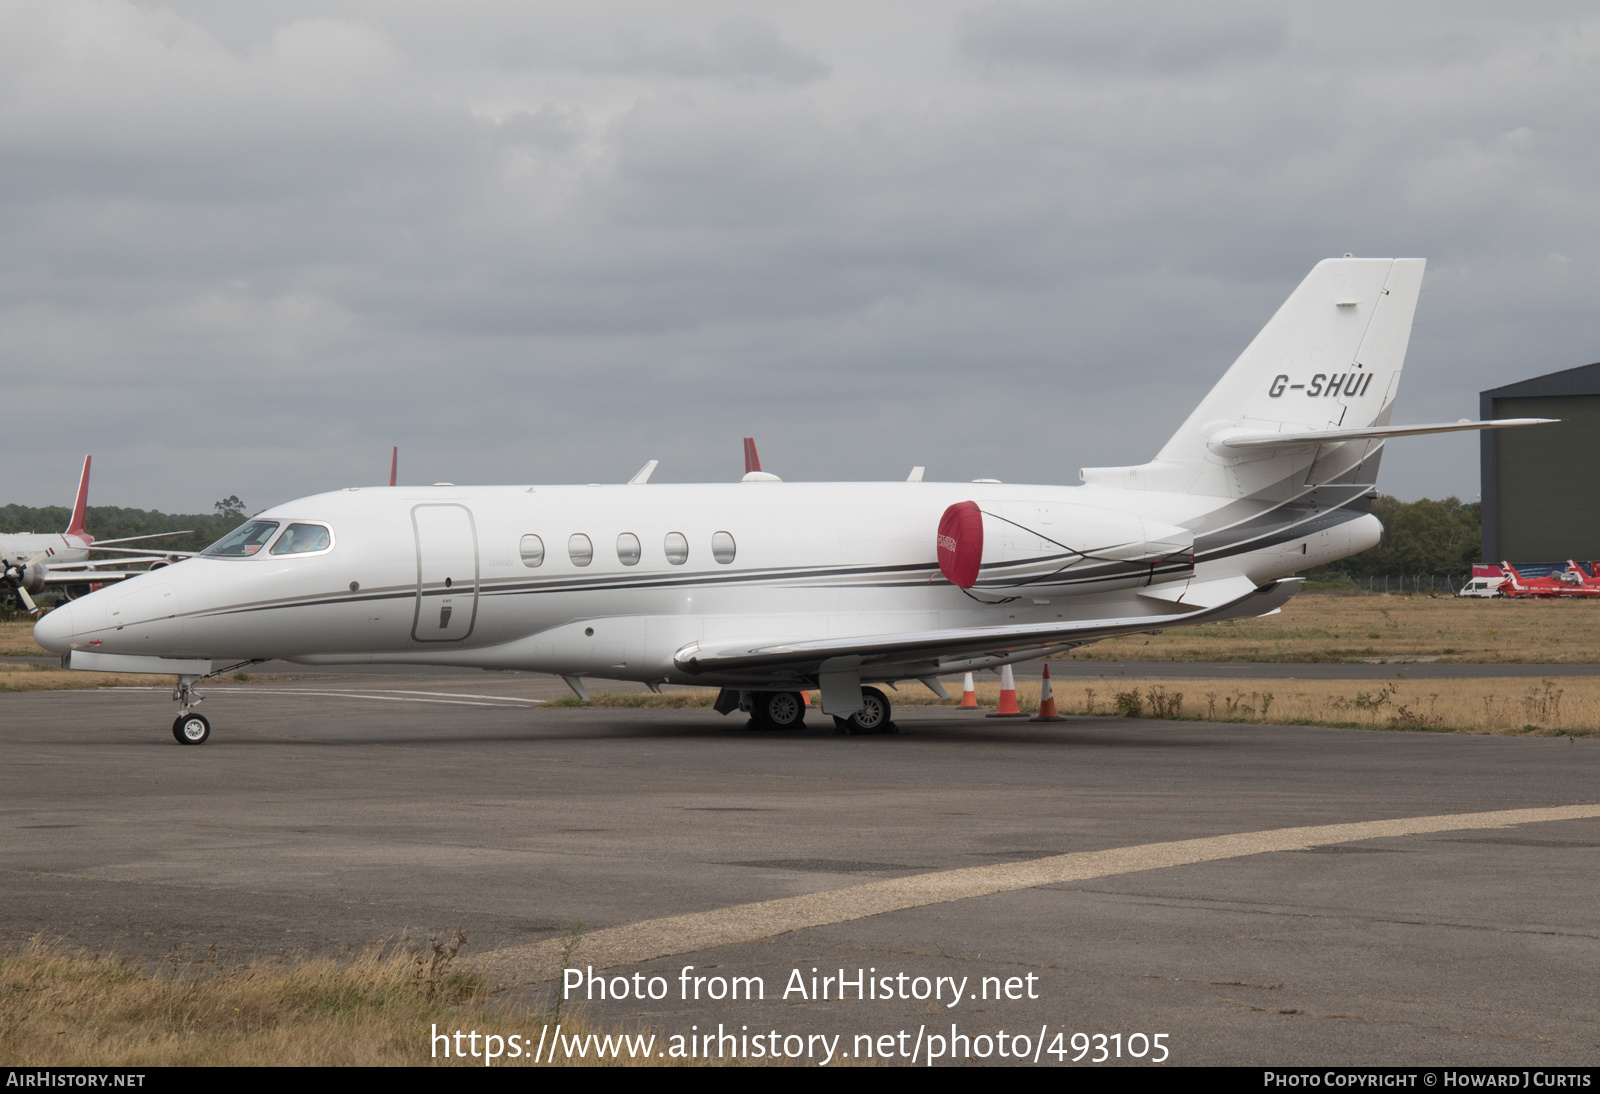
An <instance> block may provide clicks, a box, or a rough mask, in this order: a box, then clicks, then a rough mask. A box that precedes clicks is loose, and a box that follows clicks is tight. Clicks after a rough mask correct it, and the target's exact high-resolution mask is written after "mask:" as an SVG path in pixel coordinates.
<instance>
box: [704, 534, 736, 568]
mask: <svg viewBox="0 0 1600 1094" xmlns="http://www.w3.org/2000/svg"><path fill="white" fill-rule="evenodd" d="M737 550H738V547H737V546H736V545H735V544H734V542H733V536H732V535H730V534H729V533H727V532H718V533H717V534H716V535H714V536H712V537H711V557H712V558H714V559H716V560H717V561H718V562H720V563H722V565H724V566H726V565H728V563H730V562H732V561H733V556H734V553H735V552H736V551H737Z"/></svg>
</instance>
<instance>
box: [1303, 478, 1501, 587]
mask: <svg viewBox="0 0 1600 1094" xmlns="http://www.w3.org/2000/svg"><path fill="white" fill-rule="evenodd" d="M1372 515H1373V516H1375V517H1377V518H1378V519H1379V520H1381V521H1382V522H1383V541H1382V542H1381V543H1379V544H1378V546H1376V547H1374V548H1373V549H1372V550H1370V551H1363V552H1362V553H1361V554H1359V555H1351V556H1350V557H1349V558H1342V559H1340V560H1339V561H1338V562H1333V563H1329V564H1328V565H1327V566H1322V567H1319V568H1317V569H1315V570H1312V571H1309V572H1308V573H1307V575H1306V576H1308V577H1311V578H1313V579H1316V578H1334V577H1337V576H1339V575H1345V576H1348V577H1350V578H1368V577H1383V576H1384V575H1386V574H1440V575H1446V574H1448V575H1451V576H1455V577H1464V576H1466V575H1468V574H1470V573H1471V572H1472V567H1473V565H1474V564H1475V563H1478V562H1481V561H1482V558H1481V557H1480V556H1481V555H1482V553H1483V538H1482V519H1483V507H1482V505H1480V504H1479V503H1478V502H1475V501H1473V502H1463V501H1462V500H1461V499H1460V498H1453V497H1452V498H1445V499H1444V500H1443V501H1434V500H1433V499H1432V498H1423V499H1422V500H1421V501H1400V500H1399V499H1398V498H1392V497H1390V496H1389V495H1388V494H1379V495H1378V496H1377V497H1375V498H1373V500H1372Z"/></svg>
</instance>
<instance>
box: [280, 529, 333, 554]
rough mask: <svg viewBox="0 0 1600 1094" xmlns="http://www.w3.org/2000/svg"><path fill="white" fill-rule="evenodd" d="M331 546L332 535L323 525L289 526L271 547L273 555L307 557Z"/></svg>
mask: <svg viewBox="0 0 1600 1094" xmlns="http://www.w3.org/2000/svg"><path fill="white" fill-rule="evenodd" d="M332 546H333V533H332V532H330V531H328V527H327V525H325V524H291V525H289V527H287V528H285V529H284V530H283V535H281V536H279V537H278V542H276V543H274V544H273V545H272V550H271V552H269V553H271V554H274V555H309V554H311V553H312V552H313V551H326V550H327V549H328V548H329V547H332Z"/></svg>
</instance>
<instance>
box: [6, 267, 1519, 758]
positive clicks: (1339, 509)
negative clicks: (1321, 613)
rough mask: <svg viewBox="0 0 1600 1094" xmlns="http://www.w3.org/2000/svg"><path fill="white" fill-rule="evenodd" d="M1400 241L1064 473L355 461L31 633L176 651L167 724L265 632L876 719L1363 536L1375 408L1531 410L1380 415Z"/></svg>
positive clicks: (71, 643)
mask: <svg viewBox="0 0 1600 1094" xmlns="http://www.w3.org/2000/svg"><path fill="white" fill-rule="evenodd" d="M1423 265H1424V263H1423V261H1422V260H1421V259H1409V258H1408V259H1387V258H1384V259H1375V258H1350V257H1346V258H1335V259H1329V260H1327V261H1324V262H1321V263H1318V264H1317V266H1316V268H1315V269H1313V270H1312V271H1311V273H1310V275H1309V276H1307V277H1306V279H1305V280H1304V281H1303V282H1301V284H1300V287H1299V288H1297V289H1296V290H1295V291H1294V293H1293V295H1291V296H1290V297H1289V299H1288V302H1287V303H1285V304H1284V305H1283V306H1282V307H1281V308H1279V309H1278V312H1277V314H1276V315H1274V316H1273V317H1272V319H1271V321H1270V322H1268V323H1267V325H1266V327H1265V328H1263V329H1262V331H1261V333H1260V334H1259V335H1257V336H1256V338H1255V340H1254V341H1252V342H1251V343H1250V345H1249V347H1248V348H1247V349H1246V350H1245V351H1244V353H1243V354H1242V355H1241V356H1240V357H1239V359H1238V360H1237V361H1236V362H1234V364H1233V366H1232V367H1231V368H1230V369H1229V370H1228V371H1227V373H1226V374H1225V375H1224V376H1223V377H1222V379H1221V381H1220V382H1218V384H1217V385H1216V387H1214V388H1213V389H1212V390H1211V392H1210V394H1208V395H1207V396H1206V397H1205V399H1204V400H1203V401H1202V402H1201V403H1200V405H1199V406H1198V407H1197V408H1196V409H1195V411H1194V412H1193V413H1192V414H1190V415H1189V418H1188V420H1187V421H1186V422H1184V423H1183V425H1182V426H1181V427H1180V428H1179V429H1178V431H1177V432H1176V433H1175V434H1173V436H1172V439H1171V440H1169V441H1168V442H1167V443H1166V445H1165V447H1163V448H1162V449H1161V451H1160V453H1159V454H1158V455H1157V456H1156V458H1155V459H1154V460H1152V461H1151V462H1149V463H1146V464H1141V465H1139V466H1136V467H1104V468H1091V469H1087V470H1084V471H1082V472H1081V476H1082V479H1083V485H1081V486H1072V487H1067V486H1020V485H1010V484H1002V483H998V482H974V483H938V482H921V481H907V482H893V483H785V482H782V481H779V480H778V478H777V476H774V475H770V474H765V473H763V474H760V475H747V476H746V478H745V480H744V481H742V482H738V483H727V484H713V485H652V484H650V483H649V482H648V475H645V474H641V475H638V476H635V481H634V482H633V483H629V484H626V485H617V486H485V487H471V488H461V487H456V486H449V485H440V486H434V487H429V488H423V489H419V488H415V487H390V488H382V487H378V488H368V487H359V488H351V489H347V490H341V491H337V492H334V493H329V494H319V495H317V496H315V497H309V498H303V499H301V500H299V501H294V502H290V503H288V504H286V505H280V506H278V507H276V508H274V509H269V510H267V511H266V512H264V513H261V514H260V515H259V516H256V517H254V518H253V519H251V520H250V521H249V522H247V523H246V524H245V525H244V526H243V527H241V528H239V529H237V530H236V531H234V532H233V533H231V534H230V535H228V536H227V537H225V538H223V539H222V540H220V541H218V542H217V543H215V544H213V545H212V546H211V547H209V548H207V549H206V550H205V551H204V552H203V553H201V554H200V555H199V556H197V557H195V558H191V559H186V560H184V561H183V562H180V563H178V564H176V565H174V566H169V567H167V568H165V569H163V570H160V571H158V572H156V573H152V574H148V575H144V576H140V577H135V578H132V579H130V580H128V581H126V582H124V583H123V584H122V585H121V586H119V587H117V588H114V589H106V590H103V591H101V592H96V593H93V594H91V595H90V596H87V597H83V598H82V599H79V600H76V601H74V602H73V603H71V604H69V605H66V606H64V607H61V608H58V609H57V610H55V611H53V612H51V613H49V614H48V615H46V616H45V617H44V618H43V619H42V620H40V622H39V623H38V625H37V626H36V627H35V628H34V635H35V637H36V638H37V639H38V641H39V643H40V644H41V645H43V646H44V647H45V648H46V649H49V650H52V651H55V652H58V653H61V654H63V655H66V660H67V663H68V664H69V665H70V666H71V667H72V668H75V669H100V670H115V671H120V672H129V671H133V672H138V671H144V672H156V673H172V674H176V675H177V677H178V689H177V691H176V693H175V694H174V698H175V699H176V700H178V701H179V702H180V703H181V710H180V713H179V716H178V719H177V721H176V722H175V723H174V725H173V735H174V736H175V737H176V738H177V740H178V741H180V742H183V743H185V744H199V743H201V742H202V741H204V740H205V739H206V738H207V737H208V736H209V734H210V725H209V723H208V722H207V721H206V719H205V718H204V717H203V716H201V715H199V714H197V713H195V712H194V709H193V708H194V704H195V703H196V702H197V701H198V696H197V695H196V694H195V691H194V685H195V684H197V683H198V682H200V680H202V679H204V678H205V677H207V676H210V675H217V674H220V673H223V672H229V671H232V670H234V669H236V668H238V667H240V666H241V665H242V664H246V663H252V662H256V661H262V660H267V659H271V658H280V659H283V660H288V661H294V662H298V663H300V664H306V665H349V664H370V663H375V662H386V663H390V664H400V665H417V666H423V665H456V666H472V667H479V668H484V669H521V670H529V671H536V672H547V673H556V674H559V675H561V676H564V677H566V678H567V681H568V683H569V684H570V685H571V686H572V687H573V690H574V691H576V692H577V693H578V694H579V696H580V697H583V696H584V695H585V692H584V686H583V678H584V677H598V678H605V679H615V680H633V681H639V682H642V683H644V684H647V685H650V686H651V687H658V686H659V685H661V684H668V683H670V684H699V685H709V686H716V687H720V688H721V689H722V692H721V695H720V696H719V698H718V701H717V709H718V710H719V711H721V712H723V713H728V712H729V711H731V710H733V709H736V708H737V709H742V710H748V711H750V713H751V714H752V716H753V718H754V720H755V722H756V723H757V724H758V725H763V726H767V727H771V728H777V727H784V726H793V725H796V724H798V723H799V721H800V719H801V718H802V717H803V716H804V712H805V706H804V704H803V701H802V697H801V695H800V692H801V690H802V689H812V688H818V689H820V690H821V693H822V710H823V712H824V713H825V714H829V715H832V716H834V718H835V719H836V720H837V723H838V727H839V729H840V730H841V731H843V732H871V731H875V730H880V729H884V728H887V727H888V726H889V725H890V722H889V718H890V707H889V701H888V699H887V697H886V696H885V695H884V693H883V691H881V690H879V689H878V688H876V687H872V686H870V685H872V684H883V683H887V684H893V683H895V682H897V681H915V680H921V681H923V682H925V683H926V684H927V685H928V686H929V687H931V688H933V689H934V690H935V691H937V692H939V693H940V694H943V691H942V689H941V687H940V685H939V681H938V677H939V676H940V675H941V674H944V673H950V672H961V671H964V670H972V669H980V668H990V667H997V666H1000V665H1004V664H1009V663H1012V662H1016V661H1024V660H1027V659H1030V658H1036V657H1043V656H1046V655H1048V654H1052V653H1057V652H1060V651H1063V650H1068V649H1071V648H1073V647H1074V646H1080V645H1083V644H1084V643H1086V642H1093V641H1095V640H1096V639H1100V638H1107V637H1110V636H1113V635H1120V634H1131V633H1137V632H1139V631H1153V630H1160V629H1162V628H1166V627H1178V626H1187V625H1191V624H1197V623H1210V622H1213V621H1215V620H1220V619H1231V618H1235V617H1239V616H1253V615H1265V614H1269V613H1271V612H1273V611H1275V610H1277V608H1278V607H1279V605H1281V604H1283V603H1284V602H1285V601H1287V600H1288V599H1289V597H1291V596H1292V595H1294V593H1295V591H1296V590H1297V588H1298V587H1299V585H1300V583H1301V579H1297V578H1294V577H1291V576H1290V575H1292V574H1294V573H1296V572H1298V571H1301V570H1306V569H1309V568H1311V567H1313V566H1320V565H1322V564H1323V563H1327V562H1331V561H1333V560H1334V559H1338V558H1343V557H1344V556H1346V555H1352V554H1355V553H1357V552H1359V551H1364V550H1366V549H1367V548H1369V547H1372V546H1373V545H1374V544H1376V543H1377V542H1378V537H1379V535H1380V533H1381V532H1382V527H1381V526H1380V525H1379V523H1378V520H1377V518H1375V517H1374V516H1372V515H1371V513H1370V512H1368V505H1369V501H1370V499H1371V497H1372V494H1373V492H1374V490H1375V489H1376V487H1375V483H1376V480H1377V471H1378V460H1379V457H1380V456H1381V454H1382V450H1383V444H1384V442H1385V441H1386V440H1387V439H1388V438H1390V437H1394V436H1405V435H1408V434H1419V433H1444V432H1451V431H1456V430H1471V429H1488V428H1495V427H1501V426H1510V425H1524V424H1535V423H1536V422H1537V421H1540V420H1541V419H1515V420H1502V421H1494V422H1468V421H1465V420H1463V421H1460V422H1452V423H1447V424H1437V425H1411V426H1394V425H1390V424H1389V416H1390V413H1391V411H1392V410H1393V407H1394V400H1395V393H1396V391H1397V390H1398V389H1399V384H1400V369H1401V365H1402V363H1403V362H1404V359H1405V352H1406V343H1407V341H1408V340H1409V338H1410V332H1411V318H1412V313H1413V312H1414V310H1415V308H1416V303H1417V293H1418V291H1419V289H1420V288H1421V284H1422V270H1423ZM917 478H920V476H918V475H916V474H915V473H914V474H913V479H917ZM800 514H806V516H805V518H804V519H802V518H801V516H800Z"/></svg>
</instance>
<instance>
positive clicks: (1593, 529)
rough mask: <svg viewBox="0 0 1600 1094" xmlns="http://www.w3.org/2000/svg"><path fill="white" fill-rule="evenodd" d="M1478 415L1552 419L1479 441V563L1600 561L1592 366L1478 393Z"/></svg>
mask: <svg viewBox="0 0 1600 1094" xmlns="http://www.w3.org/2000/svg"><path fill="white" fill-rule="evenodd" d="M1478 416H1479V417H1480V418H1485V419H1487V418H1560V419H1561V421H1560V422H1558V423H1556V424H1554V425H1541V426H1535V427H1533V428H1531V429H1486V430H1484V431H1483V432H1482V433H1480V434H1479V435H1478V436H1479V438H1480V441H1479V443H1480V446H1481V447H1480V449H1479V452H1480V458H1481V461H1482V463H1481V466H1482V477H1483V560H1484V561H1485V562H1499V561H1501V560H1502V559H1508V560H1510V561H1511V562H1513V563H1516V562H1565V561H1566V560H1567V559H1580V560H1585V559H1595V558H1600V475H1597V474H1596V469H1597V468H1600V363H1597V364H1593V365H1581V366H1579V367H1578V368H1569V369H1563V370H1562V371H1560V372H1552V373H1550V374H1549V375H1547V376H1535V377H1534V378H1533V379H1531V380H1523V381H1522V382H1521V383H1516V384H1507V385H1506V386H1505V387H1497V388H1491V389H1489V390H1488V391H1483V392H1479V393H1478Z"/></svg>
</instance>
